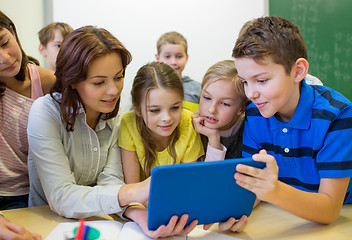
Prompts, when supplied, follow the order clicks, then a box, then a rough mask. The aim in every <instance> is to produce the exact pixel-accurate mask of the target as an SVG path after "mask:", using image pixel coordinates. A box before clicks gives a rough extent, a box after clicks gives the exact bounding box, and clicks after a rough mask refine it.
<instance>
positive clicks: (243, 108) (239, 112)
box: [237, 103, 246, 116]
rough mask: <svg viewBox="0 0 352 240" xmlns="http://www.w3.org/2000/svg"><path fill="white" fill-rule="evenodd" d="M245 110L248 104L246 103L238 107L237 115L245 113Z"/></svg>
mask: <svg viewBox="0 0 352 240" xmlns="http://www.w3.org/2000/svg"><path fill="white" fill-rule="evenodd" d="M245 111H246V104H245V103H244V104H243V105H242V106H241V108H240V109H238V111H237V115H238V116H241V115H242V113H244V112H245Z"/></svg>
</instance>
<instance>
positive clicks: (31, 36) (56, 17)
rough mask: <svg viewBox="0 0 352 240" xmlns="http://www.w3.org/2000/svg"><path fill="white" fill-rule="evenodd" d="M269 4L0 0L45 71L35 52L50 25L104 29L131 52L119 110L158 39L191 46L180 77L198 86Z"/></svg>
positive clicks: (255, 0) (251, 0)
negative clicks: (173, 35) (178, 38)
mask: <svg viewBox="0 0 352 240" xmlns="http://www.w3.org/2000/svg"><path fill="white" fill-rule="evenodd" d="M267 1H268V0H246V1H243V0H216V1H214V0H200V1H199V0H173V1H172V0H0V9H1V11H3V12H5V14H7V15H8V16H9V17H10V18H11V19H12V20H13V21H14V23H15V25H16V27H17V31H18V34H19V37H20V40H21V43H22V46H23V48H24V50H25V51H26V53H27V54H28V55H31V56H33V57H36V58H37V59H38V60H39V61H40V63H41V65H43V66H45V62H44V59H43V57H42V56H41V55H40V54H39V52H38V46H39V40H38V34H37V33H38V31H39V30H40V29H41V28H42V27H43V26H45V25H46V24H48V23H49V22H51V21H62V22H67V23H68V24H70V25H71V26H72V27H73V28H78V27H81V26H85V25H94V26H98V27H103V28H106V29H107V30H109V31H110V32H111V33H113V34H114V35H115V36H116V37H117V38H118V39H119V40H120V41H121V42H122V43H123V44H124V45H125V46H126V47H127V49H128V50H129V51H130V52H131V53H132V56H133V61H132V63H131V64H130V66H129V67H128V69H127V74H126V79H125V88H124V91H123V94H122V108H124V109H125V110H127V109H129V108H130V90H131V84H132V81H133V78H134V76H135V73H136V71H137V70H138V69H139V68H140V67H141V66H142V65H143V64H145V63H147V62H150V61H154V60H155V58H154V55H155V53H156V41H157V39H158V38H159V37H160V35H161V34H163V33H165V32H168V31H178V32H180V33H181V34H183V35H184V36H185V37H186V38H187V41H188V45H189V51H188V53H189V60H188V63H187V65H186V68H185V70H184V75H189V76H190V77H191V78H193V79H194V80H197V81H201V80H202V77H203V75H204V73H205V71H206V70H207V69H208V68H209V67H210V66H211V65H212V64H214V63H215V62H217V61H220V60H224V59H231V51H232V48H233V46H234V43H235V40H236V37H237V34H238V32H239V30H240V28H241V27H242V25H243V24H244V23H245V22H246V21H247V20H250V19H252V18H255V17H260V16H263V15H265V14H266V4H267Z"/></svg>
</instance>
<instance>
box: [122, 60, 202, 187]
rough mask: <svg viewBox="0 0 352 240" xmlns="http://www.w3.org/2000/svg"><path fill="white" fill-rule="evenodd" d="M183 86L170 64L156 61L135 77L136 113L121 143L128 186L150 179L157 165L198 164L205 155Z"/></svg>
mask: <svg viewBox="0 0 352 240" xmlns="http://www.w3.org/2000/svg"><path fill="white" fill-rule="evenodd" d="M183 94H184V93H183V85H182V81H181V79H180V77H179V75H178V74H177V73H176V71H174V70H173V69H172V67H170V66H169V65H167V64H164V63H162V62H152V63H149V64H146V65H145V66H143V67H141V68H140V69H139V70H138V72H137V75H136V77H135V78H134V81H133V85H132V90H131V95H132V105H133V109H134V110H132V111H130V112H128V113H126V114H125V115H124V116H123V118H122V121H121V129H120V133H119V138H120V139H123V141H119V146H120V147H121V156H122V165H123V172H124V176H125V182H126V183H136V182H140V181H141V180H144V179H145V178H147V177H149V176H150V173H151V170H152V168H153V167H154V166H156V165H167V164H175V163H183V162H195V161H197V160H198V159H199V158H200V157H202V156H203V155H204V150H203V145H202V142H201V139H200V135H199V134H197V133H196V132H195V130H194V129H193V126H192V117H191V116H192V114H193V113H192V112H191V111H189V110H187V109H183V108H182V101H183V96H184V95H183Z"/></svg>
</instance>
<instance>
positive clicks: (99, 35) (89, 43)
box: [51, 26, 132, 131]
mask: <svg viewBox="0 0 352 240" xmlns="http://www.w3.org/2000/svg"><path fill="white" fill-rule="evenodd" d="M113 52H116V53H118V54H119V55H120V56H121V60H122V66H123V68H126V66H127V65H128V64H129V63H130V62H131V60H132V56H131V54H130V52H129V51H128V50H127V49H126V48H125V47H124V46H123V45H122V43H121V42H120V41H119V40H118V39H117V38H115V37H114V36H113V35H112V34H111V33H110V32H108V31H107V30H105V29H103V28H96V27H93V26H85V27H81V28H78V29H76V30H74V31H73V32H71V33H70V34H68V35H67V36H66V37H65V39H64V41H63V43H62V45H61V48H60V51H59V53H58V55H57V59H56V72H55V75H56V82H55V84H54V86H53V88H52V89H51V96H52V97H53V98H54V99H55V100H56V101H57V102H59V103H60V105H61V115H62V118H63V121H64V122H65V123H66V130H67V131H73V126H74V124H75V121H76V116H77V113H78V109H79V107H80V104H82V101H81V99H80V97H79V95H78V93H77V91H76V90H75V89H73V88H72V85H73V84H76V83H79V82H83V81H85V79H86V77H87V73H88V69H89V67H90V66H91V64H92V62H93V61H94V60H95V59H97V58H99V57H101V56H105V55H107V54H109V53H113ZM54 92H57V93H61V97H60V98H59V99H56V98H55V96H54V95H53V93H54ZM119 106H120V99H119V100H118V102H117V104H116V107H115V109H114V110H113V111H112V112H111V113H108V114H105V117H104V119H110V118H113V117H115V116H116V115H117V113H118V111H119Z"/></svg>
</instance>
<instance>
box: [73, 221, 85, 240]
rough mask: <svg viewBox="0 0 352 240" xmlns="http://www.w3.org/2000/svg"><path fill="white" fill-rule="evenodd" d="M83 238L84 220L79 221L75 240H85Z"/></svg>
mask: <svg viewBox="0 0 352 240" xmlns="http://www.w3.org/2000/svg"><path fill="white" fill-rule="evenodd" d="M83 236H84V218H81V219H80V220H79V227H78V229H77V234H76V237H75V240H83Z"/></svg>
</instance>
